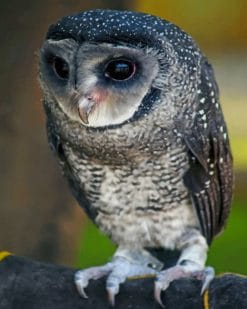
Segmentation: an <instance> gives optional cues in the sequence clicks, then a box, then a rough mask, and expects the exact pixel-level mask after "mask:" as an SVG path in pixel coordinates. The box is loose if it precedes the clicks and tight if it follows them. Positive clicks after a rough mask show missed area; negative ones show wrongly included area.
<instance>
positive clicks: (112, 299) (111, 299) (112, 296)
mask: <svg viewBox="0 0 247 309" xmlns="http://www.w3.org/2000/svg"><path fill="white" fill-rule="evenodd" d="M106 290H107V294H108V301H109V303H110V305H111V306H112V307H114V306H115V296H116V294H117V293H115V289H114V288H106Z"/></svg>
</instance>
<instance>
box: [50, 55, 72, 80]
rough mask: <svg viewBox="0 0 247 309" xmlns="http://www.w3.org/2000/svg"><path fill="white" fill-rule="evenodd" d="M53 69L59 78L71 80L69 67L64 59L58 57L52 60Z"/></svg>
mask: <svg viewBox="0 0 247 309" xmlns="http://www.w3.org/2000/svg"><path fill="white" fill-rule="evenodd" d="M52 68H53V71H54V72H55V73H56V75H57V76H58V77H59V78H61V79H65V80H67V79H69V65H68V63H67V62H66V61H65V60H64V59H62V58H60V57H57V56H56V57H54V58H53V59H52Z"/></svg>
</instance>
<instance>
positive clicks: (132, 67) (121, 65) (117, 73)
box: [105, 59, 136, 81]
mask: <svg viewBox="0 0 247 309" xmlns="http://www.w3.org/2000/svg"><path fill="white" fill-rule="evenodd" d="M135 71H136V64H135V63H134V62H133V61H131V60H126V59H114V60H110V61H109V62H108V63H107V65H106V68H105V76H107V77H109V78H111V79H113V80H116V81H124V80H127V79H129V78H131V77H132V76H133V75H134V74H135Z"/></svg>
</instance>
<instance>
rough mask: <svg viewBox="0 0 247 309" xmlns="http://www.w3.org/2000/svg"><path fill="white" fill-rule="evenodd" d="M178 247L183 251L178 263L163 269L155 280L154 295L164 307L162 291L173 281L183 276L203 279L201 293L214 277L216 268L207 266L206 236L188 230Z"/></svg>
mask: <svg viewBox="0 0 247 309" xmlns="http://www.w3.org/2000/svg"><path fill="white" fill-rule="evenodd" d="M178 249H179V250H181V251H182V253H181V255H180V258H179V260H178V262H177V264H176V265H175V266H173V267H171V268H168V269H166V270H163V271H161V272H160V273H159V274H158V275H157V279H156V282H155V289H154V296H155V299H156V301H157V302H158V303H159V304H160V305H161V306H162V307H164V305H163V304H162V301H161V297H160V295H161V291H165V290H166V289H167V288H168V287H169V285H170V283H171V282H173V281H174V280H177V279H182V278H196V279H198V280H202V289H201V294H203V293H204V291H205V290H206V289H207V288H208V286H209V284H210V282H211V281H212V280H213V278H214V269H213V268H212V267H205V262H206V258H207V250H208V245H207V243H206V240H205V238H204V237H203V236H202V235H201V234H200V233H199V232H198V231H193V232H192V233H191V231H190V232H188V233H186V234H184V235H183V237H182V239H181V240H180V242H179V245H178Z"/></svg>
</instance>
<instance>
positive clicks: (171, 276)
mask: <svg viewBox="0 0 247 309" xmlns="http://www.w3.org/2000/svg"><path fill="white" fill-rule="evenodd" d="M191 265H193V264H192V263H191V264H190V265H176V266H174V267H171V268H169V269H166V270H164V271H162V272H160V273H159V275H158V276H157V281H156V282H155V287H154V297H155V300H156V301H157V302H158V303H159V304H160V305H161V307H163V308H164V305H163V303H162V301H161V291H165V290H166V289H167V288H168V287H169V285H170V283H172V282H173V281H175V280H177V279H182V278H196V279H198V280H202V283H203V284H202V289H201V295H202V294H203V293H204V292H205V290H206V289H207V288H208V286H209V284H210V282H211V281H212V280H213V278H214V274H215V272H214V269H213V268H212V267H206V268H205V269H203V270H199V271H197V270H196V271H193V270H188V268H187V266H189V267H191ZM186 268H187V269H186Z"/></svg>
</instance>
